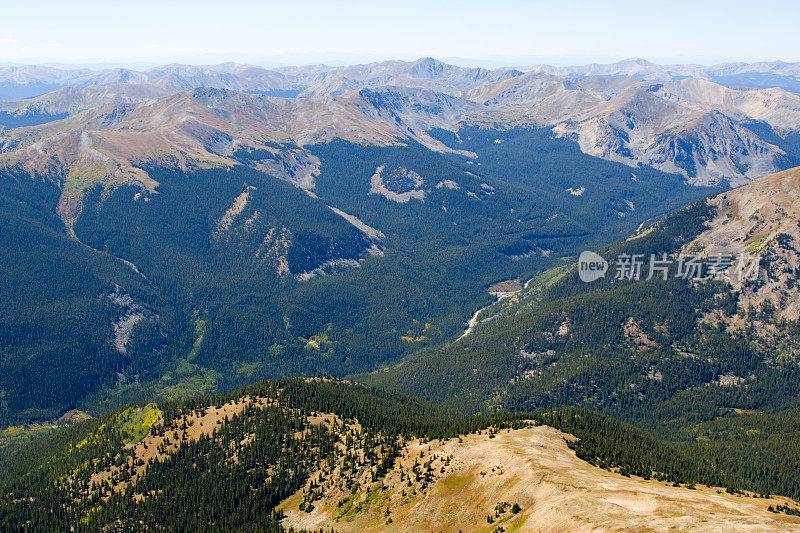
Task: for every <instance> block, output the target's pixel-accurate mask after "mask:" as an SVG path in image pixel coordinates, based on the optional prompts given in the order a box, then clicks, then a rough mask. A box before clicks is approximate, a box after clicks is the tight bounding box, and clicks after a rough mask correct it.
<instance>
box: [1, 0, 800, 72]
mask: <svg viewBox="0 0 800 533" xmlns="http://www.w3.org/2000/svg"><path fill="white" fill-rule="evenodd" d="M798 20H800V2H797V1H775V0H761V1H759V2H753V1H752V0H748V1H739V0H728V1H717V0H709V1H703V0H695V1H694V2H689V1H684V0H670V1H668V2H651V1H648V0H639V1H627V0H621V1H613V0H607V1H598V0H595V1H582V0H580V1H579V0H551V1H538V0H530V1H508V0H483V1H473V0H462V1H460V2H455V1H450V0H443V1H437V0H426V1H419V0H405V1H394V2H380V1H378V0H374V1H369V2H367V1H362V0H358V1H351V2H348V1H339V2H336V1H317V0H307V1H304V2H303V1H292V0H283V1H281V2H265V1H261V2H258V1H243V0H226V1H223V2H221V1H219V0H214V1H213V2H212V1H206V0H193V1H185V0H175V1H172V0H160V1H154V0H137V1H135V2H115V1H114V0H105V1H95V0H88V1H81V0H72V1H64V0H59V1H51V0H35V1H33V2H31V1H25V2H20V1H16V0H13V1H9V0H0V63H9V62H18V63H59V62H60V63H76V64H80V63H95V62H105V63H112V64H113V63H120V64H122V63H131V62H142V63H164V62H185V63H195V64H198V63H215V62H216V63H218V62H222V61H240V62H250V63H261V64H268V63H274V64H276V65H277V64H292V63H295V64H301V63H315V62H326V63H329V64H336V63H348V62H350V63H353V62H361V61H373V60H381V59H406V60H409V59H416V58H419V57H427V56H431V57H436V58H439V59H445V60H446V59H450V60H451V62H455V63H464V64H469V63H475V64H482V65H497V66H500V65H526V64H534V63H551V64H560V65H564V64H578V63H588V62H613V61H618V60H621V59H626V58H631V57H641V58H644V59H648V60H650V61H654V62H659V63H672V62H680V63H688V62H691V63H703V64H710V63H718V62H723V61H761V60H769V61H772V60H783V61H800V31H797V21H798Z"/></svg>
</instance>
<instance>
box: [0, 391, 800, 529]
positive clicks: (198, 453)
mask: <svg viewBox="0 0 800 533" xmlns="http://www.w3.org/2000/svg"><path fill="white" fill-rule="evenodd" d="M542 424H544V425H542ZM554 428H556V429H554ZM557 429H560V430H562V431H563V432H561V431H558V430H557ZM773 436H774V437H777V438H778V439H779V440H780V439H783V438H785V437H783V436H781V435H780V434H778V433H774V434H773ZM720 451H721V452H722V453H720ZM733 451H740V452H741V453H742V454H747V453H748V449H747V447H746V445H745V446H744V447H742V448H741V449H739V448H738V447H736V446H731V447H730V448H729V449H725V448H723V449H722V450H720V448H719V447H717V448H712V447H710V446H706V445H702V444H698V445H691V446H676V445H674V444H670V443H665V442H662V441H659V440H657V439H654V438H653V437H651V436H649V435H648V434H646V433H643V432H641V431H638V430H635V429H633V428H632V427H630V426H628V425H625V424H621V423H619V422H616V421H614V420H613V419H609V418H607V417H604V416H601V415H597V414H594V413H591V412H588V411H582V410H575V409H560V410H549V411H547V412H540V413H528V414H519V415H513V416H512V415H494V416H483V417H461V416H456V415H454V414H452V413H451V412H448V411H446V410H443V409H441V408H437V407H435V406H433V405H429V404H425V403H423V402H420V401H419V400H416V399H411V398H408V397H404V396H400V395H396V394H390V393H385V392H381V391H377V390H375V389H370V388H367V387H364V386H361V385H358V384H352V383H347V382H339V381H329V380H288V381H274V382H262V383H258V384H255V385H252V386H249V387H247V388H245V389H242V390H239V391H236V392H233V393H230V394H226V395H219V396H212V397H204V398H198V399H195V400H190V401H185V402H179V403H169V402H168V403H158V404H155V403H150V404H138V405H133V406H128V407H126V408H124V409H119V410H116V411H114V412H111V413H109V414H107V415H104V416H102V417H99V418H97V419H93V420H89V421H85V422H81V423H78V424H75V425H73V426H72V427H69V428H66V429H62V430H59V431H57V432H55V433H53V434H51V435H49V436H46V437H44V438H41V439H38V440H36V441H33V442H31V443H29V444H28V445H27V446H25V447H22V448H19V449H11V450H3V451H0V453H1V454H3V455H0V459H2V461H0V520H2V523H3V524H4V525H5V526H6V527H8V528H11V529H22V530H35V531H63V530H65V529H72V530H75V531H96V530H98V529H120V530H131V529H134V530H141V529H149V528H165V529H168V530H172V529H181V530H186V529H191V530H194V531H252V530H253V529H258V530H262V531H282V530H284V528H288V527H291V526H295V527H301V528H309V529H317V528H321V527H324V528H329V527H332V528H334V529H336V530H341V531H350V530H354V529H359V528H363V527H370V528H375V529H378V530H385V531H392V530H397V529H398V528H401V529H404V530H409V531H428V530H431V528H434V529H436V530H439V529H443V530H446V531H451V530H452V531H457V530H458V529H462V530H464V531H487V530H495V529H496V528H497V527H498V526H501V527H503V528H509V529H511V528H514V527H519V528H522V529H526V528H530V527H533V526H534V525H536V524H539V523H540V521H542V520H546V521H547V522H548V523H549V524H551V527H552V528H558V527H562V526H566V525H567V524H573V525H574V524H576V523H577V524H580V526H579V527H581V528H586V529H587V530H588V529H592V530H596V529H597V528H599V529H601V530H606V529H613V528H615V527H619V526H620V525H623V526H630V527H639V526H641V525H643V524H649V525H650V526H653V523H652V522H651V521H652V519H653V516H655V515H658V516H659V517H660V519H659V524H658V525H657V526H655V527H657V528H663V529H664V530H665V531H666V530H668V529H669V528H670V527H679V528H681V529H702V528H704V527H707V526H708V524H709V522H713V523H714V524H718V525H724V526H730V527H739V528H741V527H749V528H752V529H754V530H762V531H763V530H776V531H777V530H785V529H786V528H791V527H798V525H800V519H798V518H797V516H795V515H793V514H791V513H793V512H795V510H796V505H795V504H794V503H793V502H792V501H791V500H790V499H788V498H785V497H777V496H768V495H766V494H764V492H773V489H775V491H782V492H783V493H785V494H792V495H795V496H796V495H797V494H798V490H800V489H798V487H800V485H798V480H797V479H796V472H797V470H796V469H793V468H786V469H783V470H782V472H785V473H786V475H787V476H788V477H787V478H786V479H781V480H776V479H774V478H773V477H771V476H769V475H767V473H766V472H763V471H757V470H753V469H752V468H750V467H749V466H748V465H749V464H750V462H749V461H743V460H740V459H739V458H738V457H737V456H736V455H735V454H734V453H732V452H733ZM579 458H581V459H583V461H582V460H580V459H579ZM584 461H586V462H584ZM764 466H765V467H771V466H772V465H771V464H768V463H764ZM632 476H633V477H632ZM697 483H705V484H708V485H716V486H726V487H728V488H727V489H725V490H722V489H714V488H707V487H704V486H699V485H697ZM781 483H783V484H781ZM739 489H752V490H755V491H757V492H758V493H753V492H747V493H745V492H742V491H741V490H739ZM565 497H566V498H567V499H566V500H565V499H564V498H565ZM456 509H457V510H458V511H456ZM787 510H788V511H789V512H787ZM454 513H455V514H454Z"/></svg>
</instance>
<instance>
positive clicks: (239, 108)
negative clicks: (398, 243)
mask: <svg viewBox="0 0 800 533" xmlns="http://www.w3.org/2000/svg"><path fill="white" fill-rule="evenodd" d="M798 69H800V67H799V66H798V65H795V64H784V63H769V64H767V63H765V64H753V65H746V64H736V65H733V64H731V65H719V66H715V67H699V66H692V65H688V66H687V65H678V66H659V65H654V64H651V63H647V62H644V61H641V60H631V61H625V62H621V63H616V64H613V65H590V66H586V67H564V68H555V67H545V66H537V67H528V68H526V69H496V70H486V69H480V68H463V67H456V66H452V65H448V64H445V63H442V62H439V61H436V60H434V59H430V58H425V59H420V60H418V61H414V62H402V61H388V62H384V63H375V64H368V65H355V66H347V67H325V66H322V65H317V66H306V67H286V68H279V69H274V70H267V69H263V68H260V67H253V66H248V65H239V64H232V63H228V64H222V65H215V66H204V67H197V66H190V65H165V66H161V67H156V68H152V69H149V70H146V71H142V72H138V71H131V70H125V69H110V70H101V71H89V70H85V69H82V70H74V71H71V70H58V69H53V68H46V67H36V66H25V67H7V68H4V69H0V96H5V97H6V98H9V97H17V99H11V100H6V101H0V127H3V126H4V127H5V131H1V132H0V162H2V161H6V162H12V163H17V162H19V163H22V164H27V165H29V166H32V167H34V168H40V167H41V164H42V163H41V159H42V158H50V157H51V156H53V157H56V158H57V159H58V160H59V161H60V162H61V163H62V164H63V165H65V166H70V165H71V164H73V163H74V161H75V156H74V154H73V155H72V156H71V155H68V153H67V152H72V153H74V152H76V150H77V151H78V152H79V153H84V155H85V150H83V152H81V149H79V148H77V147H76V143H75V142H74V140H69V139H71V135H73V134H74V133H75V132H78V131H79V132H81V135H82V136H83V138H84V142H83V144H84V145H86V143H87V142H89V141H90V140H91V141H92V146H93V147H94V148H93V150H94V151H96V152H97V153H98V154H99V157H100V158H101V159H103V160H104V162H103V163H102V166H103V167H104V170H103V171H102V173H103V174H104V175H105V176H104V177H103V178H102V180H105V181H107V180H108V179H110V177H111V176H113V175H117V174H119V172H120V171H123V172H125V171H126V170H125V169H127V168H128V167H129V166H130V161H131V159H132V158H135V159H142V158H148V157H151V156H152V155H153V154H154V153H155V152H156V151H159V152H160V153H161V152H163V151H164V150H166V151H167V152H169V153H172V154H174V153H175V152H176V151H183V152H186V153H187V154H192V157H195V158H198V159H201V160H208V161H219V158H220V157H223V158H224V157H226V156H227V154H226V153H225V152H226V151H228V152H229V151H230V150H231V149H232V147H234V146H251V147H255V148H258V147H261V146H262V145H263V143H264V142H267V141H277V142H285V141H291V142H294V143H296V144H298V145H299V146H301V147H302V146H304V145H307V144H311V143H315V142H324V141H329V140H331V139H334V138H341V139H345V140H348V141H356V142H362V143H368V144H375V145H388V144H393V143H396V142H403V140H404V139H409V138H410V139H414V140H416V141H418V142H421V143H422V144H423V145H425V146H428V147H429V148H431V149H434V150H437V151H444V148H443V146H442V145H441V143H439V142H437V141H435V140H434V139H432V138H431V137H430V135H429V134H428V131H429V130H431V129H433V128H442V129H447V130H451V131H457V130H458V129H459V128H460V127H462V126H464V125H470V124H473V125H474V124H477V125H482V126H484V127H489V128H496V129H508V128H513V127H520V126H522V127H530V126H534V127H550V128H553V131H554V133H555V134H556V135H557V136H560V137H564V138H567V139H572V140H575V141H576V142H578V144H579V145H580V147H581V150H582V151H583V152H584V153H587V154H590V155H595V156H599V157H603V158H605V159H609V160H612V161H619V162H622V163H625V164H628V165H631V166H636V165H638V164H646V165H650V166H653V167H655V168H658V169H660V170H663V171H666V172H677V173H680V174H683V175H684V176H685V177H686V178H687V180H688V181H690V182H691V183H694V184H702V185H708V184H717V183H731V184H734V185H735V184H741V183H745V182H747V181H749V180H751V179H754V178H758V177H761V176H763V175H766V174H769V173H772V172H775V171H778V170H781V169H783V168H788V167H789V166H792V165H793V164H795V163H798V162H800V160H799V159H798V157H800V156H798V153H799V152H798V145H800V141H798V139H800V135H799V134H798V129H800V94H797V93H795V92H792V90H793V89H792V88H791V87H789V85H788V83H789V81H790V80H794V82H797V80H798V78H797V75H798ZM743 76H744V77H748V76H749V77H753V76H755V77H759V76H762V77H764V76H770V77H777V78H780V79H781V80H783V81H784V82H786V83H773V82H767V81H765V80H766V79H767V78H763V79H762V80H761V81H764V83H755V82H752V83H751V82H747V83H744V82H742V83H738V82H737V83H728V82H729V81H731V80H732V79H733V78H734V77H743ZM737 79H738V78H737ZM759 79H760V78H759ZM759 87H769V88H759ZM781 87H784V88H781ZM3 91H4V92H3ZM42 93H47V94H42ZM20 97H24V99H19V98H20ZM187 121H188V122H187ZM15 128H23V129H16V130H15ZM123 131H124V133H122V132H123ZM156 132H157V133H156ZM99 137H103V139H102V140H100V139H99ZM155 137H158V150H156V149H155V147H154V146H153V144H152V141H153V139H154V138H155ZM209 137H215V138H219V139H222V138H223V137H224V138H225V139H226V141H225V142H222V143H221V144H219V143H212V144H213V146H211V145H209V144H208V142H207V141H208V138H209ZM134 138H136V140H135V141H133V139H134ZM204 139H205V140H204ZM65 143H66V144H69V145H70V146H71V147H70V148H67V147H65ZM204 143H205V144H204ZM32 146H35V149H34V150H33V151H31V150H30V147H32ZM132 146H135V149H134V150H131V149H130V147H132ZM293 179H294V178H293ZM145 181H146V180H145ZM295 181H300V180H295Z"/></svg>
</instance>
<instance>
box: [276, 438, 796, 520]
mask: <svg viewBox="0 0 800 533" xmlns="http://www.w3.org/2000/svg"><path fill="white" fill-rule="evenodd" d="M570 440H574V437H572V436H570V435H567V434H565V433H562V432H560V431H558V430H556V429H554V428H552V427H548V426H535V427H534V426H531V427H527V428H523V429H506V430H500V431H499V432H497V433H495V432H493V431H484V432H482V433H477V434H475V433H473V434H470V435H466V436H463V437H461V438H458V439H449V440H433V441H430V442H424V441H420V440H413V441H410V442H408V443H406V445H405V447H404V448H403V449H402V450H401V452H400V456H399V457H398V459H397V460H396V461H395V464H394V466H393V468H392V469H391V470H389V472H388V473H387V474H386V476H385V477H384V478H383V479H381V480H378V481H375V482H371V480H370V479H369V478H365V479H363V480H361V481H362V482H361V483H360V484H359V486H358V490H357V491H348V490H345V489H344V487H343V486H336V479H335V478H333V479H329V480H327V483H328V484H330V485H331V486H329V485H324V487H322V488H323V489H324V490H323V491H322V497H321V498H320V499H318V500H314V502H313V504H312V505H313V508H312V509H311V510H310V511H309V507H308V506H307V505H306V504H305V501H306V499H305V498H306V495H307V494H308V492H309V487H310V486H311V484H312V483H314V482H315V479H316V477H315V475H314V474H312V476H311V480H310V481H309V483H308V484H307V485H306V487H304V488H303V489H301V490H299V491H298V492H297V493H296V494H294V495H293V496H291V497H290V498H288V499H287V500H285V501H284V502H283V503H281V504H280V506H279V507H280V509H282V510H283V512H284V513H285V514H286V518H285V519H284V520H283V522H282V524H283V525H284V526H290V527H294V528H296V529H310V530H314V529H319V528H322V529H328V528H331V529H333V530H335V531H340V532H342V533H344V532H351V531H352V532H359V531H386V532H390V531H408V532H429V531H436V532H443V533H444V532H452V533H456V532H459V531H463V532H484V531H485V532H492V531H498V530H500V531H507V532H512V531H530V532H534V531H537V532H539V531H540V532H545V531H553V532H555V531H575V532H583V531H586V532H588V531H734V530H735V531H752V532H757V531H758V532H761V531H800V518H798V517H794V516H788V515H778V514H775V513H771V512H769V511H768V507H769V506H770V505H772V506H776V505H789V506H794V505H795V504H794V502H793V501H792V500H791V499H789V498H782V497H772V498H769V499H763V498H751V497H749V496H750V495H746V496H744V495H741V494H728V493H726V492H725V491H724V490H720V489H717V488H710V487H703V486H698V487H696V488H693V489H690V488H687V487H685V486H678V487H675V486H672V484H671V483H664V482H659V481H655V480H644V479H642V478H637V477H630V476H628V477H626V476H623V475H621V474H619V473H616V472H610V471H608V470H603V469H601V468H598V467H595V466H592V465H590V464H589V463H587V462H585V461H582V460H581V459H578V458H577V457H576V455H575V452H574V451H573V450H571V449H570V448H569V447H568V446H567V442H568V441H570ZM415 470H416V471H418V472H421V475H418V474H417V473H416V472H415ZM420 480H421V481H420ZM514 505H517V506H519V508H518V509H517V508H515V507H514ZM301 507H302V509H301ZM487 517H490V518H491V521H490V520H487ZM498 528H502V529H498Z"/></svg>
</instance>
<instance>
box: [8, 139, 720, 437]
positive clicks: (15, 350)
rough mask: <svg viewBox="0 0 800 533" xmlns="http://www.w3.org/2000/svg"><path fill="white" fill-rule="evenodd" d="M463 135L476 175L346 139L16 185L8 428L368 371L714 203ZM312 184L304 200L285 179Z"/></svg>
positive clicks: (44, 175)
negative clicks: (554, 275) (666, 218)
mask: <svg viewBox="0 0 800 533" xmlns="http://www.w3.org/2000/svg"><path fill="white" fill-rule="evenodd" d="M431 135H432V136H435V137H437V138H441V139H442V140H443V142H447V143H453V142H455V141H454V140H453V139H452V138H451V137H449V136H447V135H446V134H445V133H443V132H442V131H441V130H432V131H431ZM461 135H462V137H463V139H462V141H463V142H465V143H467V145H468V147H469V150H472V151H474V152H475V153H476V154H479V158H480V160H479V161H478V162H475V161H474V159H473V158H471V157H466V156H461V155H458V154H449V155H448V154H442V153H438V152H434V151H431V150H429V149H428V148H426V147H425V146H422V145H420V144H418V143H415V142H408V143H407V144H400V145H397V146H363V145H359V144H355V143H350V142H346V141H343V140H335V141H332V142H329V143H321V144H315V145H311V146H308V147H306V148H303V149H302V150H301V149H300V148H298V147H297V146H296V145H292V144H278V143H272V144H271V145H270V146H269V147H268V149H267V148H265V149H250V148H239V149H237V150H236V151H234V152H232V154H231V158H232V161H233V162H232V163H231V164H225V165H220V166H215V165H212V166H210V167H208V166H207V165H206V164H201V163H199V162H194V163H193V161H194V160H193V159H191V158H190V159H186V160H185V161H184V162H183V163H181V164H182V165H184V167H183V168H181V166H180V165H178V166H173V165H171V164H169V162H168V161H167V160H165V161H167V162H166V163H165V162H164V161H162V162H161V163H159V162H158V161H153V162H150V163H143V162H139V163H136V165H138V166H136V170H137V172H138V173H140V174H141V175H146V176H147V180H149V181H148V183H149V184H150V185H149V187H144V188H143V187H142V185H141V183H139V182H137V181H135V180H133V181H123V182H102V181H100V182H98V181H96V180H95V175H94V174H93V171H91V169H90V170H89V171H87V173H85V174H84V173H83V171H82V170H81V168H78V169H71V170H69V171H66V173H65V169H59V168H52V169H49V170H47V169H45V170H44V171H43V172H36V173H33V174H31V173H30V170H29V169H24V168H20V167H18V166H17V167H12V168H11V169H9V170H7V171H5V172H4V173H3V174H2V179H1V180H0V185H1V186H2V190H0V195H2V198H3V201H4V202H5V205H6V207H5V208H4V209H3V210H2V212H0V217H3V219H4V220H7V221H8V222H7V225H6V226H5V227H6V228H8V231H4V232H3V233H2V235H1V236H0V238H2V239H3V247H4V249H5V250H7V254H6V255H5V257H7V258H9V261H3V262H2V268H3V269H5V276H4V282H3V283H5V284H6V285H7V290H6V291H5V292H4V295H5V297H4V298H3V304H2V305H5V306H6V312H5V313H3V315H2V316H3V318H2V321H0V335H2V339H3V340H2V343H0V370H2V372H0V390H1V391H3V392H2V399H1V400H0V401H2V403H1V404H0V420H3V421H5V422H4V423H9V422H17V421H31V420H42V419H45V420H47V419H54V418H58V417H59V416H60V415H61V414H62V413H64V412H65V411H67V410H69V409H73V408H76V407H77V408H80V409H84V410H90V411H92V412H93V413H98V412H102V411H103V410H106V409H109V408H111V407H113V406H118V405H121V404H122V403H126V402H130V401H138V400H146V399H153V398H166V399H168V398H179V397H186V396H190V395H197V394H202V393H208V392H211V391H215V390H226V389H227V390H230V389H232V388H235V387H237V386H242V385H244V384H246V383H249V382H252V381H254V380H257V379H262V378H269V377H281V376H292V375H320V374H321V375H339V376H342V375H345V374H347V373H353V372H363V371H368V370H371V369H373V368H375V367H376V366H378V365H381V364H384V363H385V362H387V361H392V360H395V359H397V358H399V357H401V356H402V355H405V354H408V353H410V352H412V351H414V350H416V349H418V348H419V347H420V346H426V345H429V344H432V343H438V342H442V341H444V340H446V339H447V338H449V337H451V336H452V335H454V334H455V333H456V332H457V331H458V330H459V329H460V328H461V327H462V324H463V323H464V321H465V320H466V319H467V317H468V316H469V315H471V314H472V313H473V312H474V309H475V308H476V307H478V306H481V305H485V304H487V303H489V301H490V300H491V298H490V296H489V295H488V294H487V293H486V292H485V289H486V288H487V287H489V286H490V285H492V284H493V283H495V282H497V281H500V280H503V279H507V278H513V277H518V276H529V275H531V274H532V273H534V272H536V271H538V270H540V269H541V268H544V267H546V266H548V265H550V264H553V263H555V262H558V261H559V260H558V257H560V256H563V255H570V254H574V253H576V252H577V251H578V250H579V249H580V248H581V247H584V246H597V245H600V244H602V243H603V242H607V241H608V240H611V239H613V238H615V237H617V236H620V235H624V234H626V233H629V232H630V231H632V230H633V229H634V228H635V227H636V225H638V224H639V222H640V221H641V220H643V219H644V218H647V217H650V216H653V215H656V214H659V213H661V212H662V211H663V210H665V209H672V208H675V207H677V206H679V205H681V204H682V203H685V202H687V201H690V200H692V199H694V198H696V197H698V196H699V195H702V194H704V193H705V192H706V191H705V190H704V189H698V188H696V187H693V186H689V185H687V184H685V183H684V182H683V180H682V179H681V178H680V177H679V176H677V175H668V174H663V173H660V172H658V171H655V170H652V169H648V168H642V169H640V170H638V171H637V173H636V176H637V178H636V179H635V180H634V179H633V178H632V176H631V173H630V171H629V169H628V168H627V167H625V166H624V165H621V164H618V163H609V162H606V161H603V160H600V159H597V158H592V157H590V156H586V155H584V154H582V153H581V152H580V151H579V150H578V149H577V147H576V146H575V145H574V144H573V143H570V142H568V141H565V140H560V139H556V138H554V137H553V135H552V132H551V131H549V130H528V129H520V130H511V131H504V132H499V131H495V130H486V129H478V128H471V129H464V130H462V131H461ZM496 141H500V142H496ZM277 154H294V155H292V156H291V157H292V158H293V159H291V165H290V164H289V163H287V162H286V161H285V160H283V159H281V157H289V156H285V155H284V156H280V155H277ZM304 154H305V155H304ZM510 160H512V161H514V164H513V166H509V165H506V164H505V163H504V162H506V161H510ZM305 164H311V165H312V166H311V167H308V169H309V170H308V174H306V176H307V177H309V178H310V179H311V182H310V183H306V185H305V187H306V188H303V187H298V186H295V185H296V184H293V183H291V182H290V181H288V180H287V179H280V177H282V176H286V174H285V172H284V170H283V169H285V168H290V169H294V170H293V172H295V174H294V175H298V173H299V172H300V170H299V169H302V168H305V167H304V165H305ZM314 169H316V170H314ZM312 171H313V172H312ZM275 176H277V177H275ZM311 185H313V189H312V188H311ZM581 187H582V188H583V189H582V191H583V192H581V194H580V195H576V194H573V192H574V191H576V190H578V189H580V188H581ZM570 189H571V190H572V191H573V192H570ZM12 228H15V229H14V231H11V230H12ZM32 242H36V243H38V244H37V245H36V246H35V247H32V248H31V247H30V246H29V245H27V244H26V243H32ZM17 256H20V259H19V260H16V261H11V260H10V258H12V257H17ZM70 265H71V266H70ZM45 302H46V306H45V305H44V304H45ZM75 302H82V303H81V305H80V306H77V305H74V304H75ZM32 306H38V309H36V310H35V311H31V312H22V310H24V309H30V308H31V307H32ZM44 309H51V311H48V313H47V314H43V310H44ZM50 332H58V333H57V334H55V335H53V334H51V333H50ZM56 353H57V354H58V356H57V357H56V355H55V354H56ZM54 358H55V359H56V360H54ZM65 376H70V378H69V383H70V384H69V386H60V385H59V384H60V383H61V380H63V379H64V377H65Z"/></svg>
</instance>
